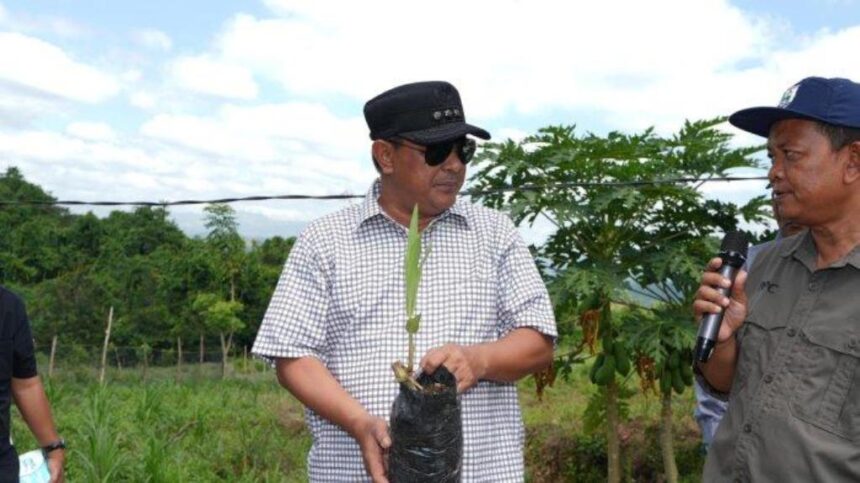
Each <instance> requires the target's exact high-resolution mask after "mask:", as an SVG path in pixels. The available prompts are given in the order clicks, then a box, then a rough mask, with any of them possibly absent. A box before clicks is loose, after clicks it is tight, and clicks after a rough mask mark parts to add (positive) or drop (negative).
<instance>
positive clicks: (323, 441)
mask: <svg viewBox="0 0 860 483" xmlns="http://www.w3.org/2000/svg"><path fill="white" fill-rule="evenodd" d="M364 115H365V119H366V120H367V124H368V127H369V128H370V138H371V140H372V141H373V143H372V146H371V153H372V157H373V161H374V164H375V165H376V169H377V171H378V172H379V179H378V180H377V181H376V182H374V183H373V186H372V187H371V189H370V191H369V192H368V194H367V197H366V198H365V200H364V202H362V203H360V204H357V205H354V206H350V207H348V208H346V209H344V210H341V211H339V212H337V213H334V214H332V215H329V216H326V217H324V218H322V219H320V220H317V221H315V222H313V223H311V225H310V226H309V227H308V228H307V229H306V230H305V231H304V232H303V233H302V234H301V236H299V238H298V240H297V241H296V244H295V245H294V247H293V249H292V251H291V253H290V256H289V259H288V260H287V263H286V265H285V266H284V270H283V273H282V274H281V278H280V281H279V282H278V287H277V289H276V290H275V294H274V295H273V296H272V300H271V302H270V304H269V309H268V310H267V312H266V315H265V318H264V320H263V323H262V325H261V326H260V331H259V333H258V334H257V339H256V341H255V342H254V349H253V352H254V353H255V354H257V355H259V356H262V357H265V358H267V359H268V360H270V361H272V362H273V363H274V364H275V365H276V368H277V374H278V379H279V381H280V382H281V384H282V385H284V387H286V388H287V389H288V390H290V392H292V393H293V394H294V395H295V396H296V397H297V398H298V399H299V400H300V401H302V403H304V404H305V406H307V408H308V411H307V414H306V416H307V422H308V425H309V426H310V429H311V433H312V435H313V446H312V447H311V450H310V454H309V455H308V475H309V479H310V480H311V481H319V482H335V481H349V482H357V481H367V480H370V479H372V480H373V481H374V482H384V481H387V479H386V474H385V469H384V452H385V450H386V449H387V448H388V447H389V446H390V445H391V440H390V437H389V435H388V428H387V423H386V421H387V420H388V418H389V413H390V411H391V404H392V402H393V401H394V399H395V397H396V395H397V392H398V384H397V382H396V381H395V378H394V375H393V374H392V372H391V363H392V362H394V361H397V360H403V359H404V358H405V352H406V348H407V333H406V330H405V322H406V313H405V310H404V298H405V294H404V275H403V274H404V270H403V258H404V257H403V254H404V251H405V248H406V227H407V226H408V225H409V220H410V216H411V213H412V208H413V206H414V205H415V204H416V203H417V204H418V206H419V209H420V213H421V220H420V226H421V229H422V233H421V239H422V244H423V245H424V247H425V253H427V249H428V248H429V249H430V250H429V255H428V256H427V258H426V259H425V262H424V265H423V269H422V271H423V276H422V279H421V288H420V290H419V293H418V307H417V312H419V313H420V314H421V329H420V331H419V332H418V335H417V337H416V345H417V347H416V354H424V357H423V358H422V359H421V362H420V364H419V365H420V368H421V370H422V371H424V372H427V373H432V372H433V371H435V370H436V368H438V367H439V366H445V367H446V368H447V369H448V370H449V371H450V372H451V373H452V374H454V376H455V377H456V378H457V389H458V391H459V392H460V393H461V396H460V403H461V411H462V423H463V461H462V481H464V482H466V481H493V482H509V481H511V482H518V481H523V479H524V464H523V453H522V450H523V439H524V434H523V424H522V418H521V416H520V410H519V405H518V403H517V393H516V387H515V385H514V381H516V380H517V379H519V378H521V377H523V376H525V375H527V374H529V373H531V372H534V371H536V370H539V369H542V368H543V367H546V366H547V365H548V364H549V363H551V361H552V349H553V339H554V338H555V336H556V328H555V321H554V318H553V313H552V307H551V304H550V301H549V296H548V294H547V291H546V287H545V286H544V284H543V282H542V280H541V278H540V275H539V274H538V271H537V268H536V267H535V263H534V260H533V259H532V257H531V255H530V253H529V251H528V249H527V247H526V245H525V243H523V240H522V239H521V238H520V236H519V235H518V234H517V231H516V229H515V228H514V225H513V223H512V222H511V221H510V219H509V218H507V217H506V216H504V215H502V214H501V213H498V212H496V211H493V210H490V209H487V208H483V207H480V206H477V205H472V204H471V203H467V202H465V201H463V200H459V199H457V195H458V193H459V191H460V188H461V187H462V186H463V181H464V179H465V173H466V165H467V163H468V162H469V161H470V160H471V159H472V156H473V154H474V152H475V142H474V140H472V139H471V138H469V137H468V136H469V135H473V136H477V137H480V138H483V139H489V137H490V135H489V133H487V132H486V131H485V130H483V129H481V128H478V127H476V126H473V125H470V124H467V123H466V120H465V114H464V112H463V106H462V104H461V102H460V96H459V94H458V92H457V90H456V89H455V88H454V86H452V85H451V84H449V83H447V82H420V83H415V84H407V85H403V86H400V87H396V88H394V89H391V90H389V91H386V92H384V93H382V94H380V95H379V96H377V97H375V98H373V99H371V100H370V101H368V102H367V104H366V105H365V108H364ZM422 481H423V480H422ZM428 481H429V480H428Z"/></svg>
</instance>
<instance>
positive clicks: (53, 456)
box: [47, 449, 66, 483]
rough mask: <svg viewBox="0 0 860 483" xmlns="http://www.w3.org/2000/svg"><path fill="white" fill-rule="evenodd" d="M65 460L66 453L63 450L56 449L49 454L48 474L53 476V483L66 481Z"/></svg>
mask: <svg viewBox="0 0 860 483" xmlns="http://www.w3.org/2000/svg"><path fill="white" fill-rule="evenodd" d="M65 458H66V455H65V451H64V450H62V449H55V450H54V451H51V452H50V453H48V458H47V459H48V472H49V473H50V474H51V483H63V482H64V481H66V478H65V476H64V475H63V461H64V460H65Z"/></svg>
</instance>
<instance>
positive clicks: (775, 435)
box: [693, 77, 860, 482]
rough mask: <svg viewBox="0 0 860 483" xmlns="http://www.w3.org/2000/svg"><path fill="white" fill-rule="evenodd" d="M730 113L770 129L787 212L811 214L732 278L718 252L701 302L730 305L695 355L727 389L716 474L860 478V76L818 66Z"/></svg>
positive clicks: (714, 477)
mask: <svg viewBox="0 0 860 483" xmlns="http://www.w3.org/2000/svg"><path fill="white" fill-rule="evenodd" d="M729 122H731V123H732V124H733V125H735V126H737V127H739V128H741V129H743V130H745V131H749V132H752V133H754V134H758V135H760V136H766V137H767V138H768V154H769V156H770V158H771V160H772V162H773V164H772V166H771V168H770V171H769V173H768V177H769V179H770V182H771V184H772V186H773V193H774V197H775V200H776V203H777V209H778V210H779V212H780V215H782V216H784V217H785V218H786V219H787V220H790V221H792V222H794V223H797V224H799V225H803V226H806V227H808V228H809V229H808V231H804V232H802V233H800V234H797V235H795V236H792V237H789V238H786V239H785V240H783V241H782V243H780V244H778V245H772V246H770V247H768V248H765V249H763V250H762V252H761V253H759V254H758V257H757V261H756V264H755V269H754V270H753V271H752V272H751V273H750V274H749V275H747V273H746V272H745V271H741V272H740V273H739V274H738V277H737V279H736V280H735V283H734V285H733V286H732V289H731V294H730V298H727V297H723V296H722V295H720V294H719V292H718V291H717V290H715V289H714V287H716V286H726V287H727V286H729V281H728V280H726V279H724V278H722V277H720V275H719V274H718V273H716V270H717V269H718V267H719V265H720V261H719V259H714V260H711V262H710V263H709V266H708V271H707V272H706V273H705V274H704V275H703V276H702V285H701V286H700V287H699V290H698V292H697V296H696V301H695V302H694V304H693V306H694V309H695V311H696V317H697V319H698V318H700V317H701V315H702V314H703V313H705V312H711V313H713V312H718V311H721V310H724V311H725V316H724V318H723V323H722V326H721V328H720V334H719V337H718V344H717V347H716V349H715V351H714V355H713V356H712V358H711V359H710V361H708V362H707V363H706V364H701V365H700V366H699V367H698V371H699V372H700V376H703V377H702V378H700V381H701V382H705V383H706V387H707V388H708V389H709V390H710V392H711V393H712V394H715V395H718V396H722V397H724V398H726V397H728V398H729V402H730V404H729V410H728V413H727V414H726V417H725V419H724V420H723V422H722V423H721V425H720V427H719V429H718V430H717V433H716V436H715V438H714V441H713V443H712V445H711V448H710V451H709V453H708V459H707V462H706V464H705V473H704V479H705V481H826V482H831V481H860V298H858V296H860V84H857V83H855V82H852V81H850V80H847V79H824V78H819V77H810V78H807V79H804V80H802V81H800V82H799V83H798V84H796V85H794V86H793V87H791V88H790V89H789V90H788V91H786V93H785V94H784V95H783V97H782V100H781V101H780V103H779V106H778V107H775V108H773V107H758V108H751V109H745V110H742V111H739V112H737V113H735V114H733V115H732V116H731V117H730V118H729Z"/></svg>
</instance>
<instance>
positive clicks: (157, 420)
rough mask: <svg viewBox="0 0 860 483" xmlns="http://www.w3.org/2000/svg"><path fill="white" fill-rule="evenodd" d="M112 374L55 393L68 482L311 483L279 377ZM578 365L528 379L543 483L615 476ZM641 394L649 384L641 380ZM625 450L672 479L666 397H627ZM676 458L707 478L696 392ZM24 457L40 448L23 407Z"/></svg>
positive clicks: (69, 376)
mask: <svg viewBox="0 0 860 483" xmlns="http://www.w3.org/2000/svg"><path fill="white" fill-rule="evenodd" d="M211 366H212V367H205V366H204V367H194V366H187V367H185V368H184V371H185V372H184V374H183V375H182V378H181V382H179V383H177V382H176V380H175V369H173V368H150V370H149V374H148V380H147V381H146V382H144V381H142V380H141V373H140V372H139V371H134V370H129V369H123V370H122V371H117V370H115V369H114V370H112V371H111V372H110V373H109V375H108V381H109V382H108V384H107V385H106V386H105V387H101V386H99V385H98V383H97V382H96V381H97V375H95V372H94V371H92V370H91V369H76V370H72V371H65V372H58V373H56V374H55V376H54V379H53V381H51V382H47V383H46V385H47V390H48V395H49V398H50V399H51V404H52V407H53V410H54V414H55V418H56V419H57V423H58V426H59V428H60V432H61V433H62V434H63V436H65V437H66V439H67V440H68V442H69V450H68V452H67V458H66V459H67V466H66V475H67V479H68V481H73V482H103V481H110V482H115V481H134V482H138V481H140V482H154V483H156V482H197V481H200V482H209V481H231V482H300V481H306V480H307V478H306V469H305V461H306V456H307V451H308V449H309V448H310V436H309V434H308V432H307V429H306V427H305V424H304V416H303V409H302V406H301V404H299V403H298V402H297V401H296V400H295V399H294V398H292V397H291V396H290V395H289V394H288V393H287V392H286V391H285V390H283V389H282V388H280V387H279V386H278V385H277V383H276V382H275V378H274V375H273V374H272V373H271V372H270V371H260V370H259V366H255V365H251V364H249V366H250V367H249V368H248V369H249V370H246V371H242V370H239V369H241V362H240V363H239V364H237V368H236V369H234V371H233V374H232V375H231V376H230V377H229V378H228V379H226V380H221V379H219V378H218V375H219V374H220V367H219V366H218V365H217V364H212V365H211ZM585 369H586V368H585V367H583V366H577V367H576V368H575V369H574V371H573V373H572V375H571V378H570V380H569V381H563V380H559V381H556V384H555V385H554V387H552V388H549V389H547V391H546V392H545V393H544V398H543V401H538V400H537V397H536V396H535V391H534V382H533V380H532V379H531V378H528V379H526V380H524V381H522V382H521V383H520V402H521V405H522V407H523V419H524V421H525V424H526V431H527V442H526V465H527V473H528V477H527V478H528V480H529V481H533V482H541V483H544V482H556V481H557V482H569V481H577V482H589V481H605V479H606V476H605V469H606V453H605V441H606V440H605V436H604V431H605V430H604V429H603V428H601V427H599V426H598V427H596V428H589V427H588V426H589V425H588V424H586V423H587V420H588V415H587V411H586V409H587V407H588V405H589V401H591V400H592V399H593V398H594V397H595V393H596V387H595V386H593V385H591V384H589V383H587V376H586V374H585ZM627 384H628V385H629V386H630V387H636V386H637V383H636V381H634V380H630V381H628V383H627ZM626 406H627V414H628V420H627V423H626V425H625V427H624V430H625V431H626V432H627V434H628V435H629V437H628V438H627V439H626V443H625V444H624V453H625V462H626V474H627V480H628V481H660V480H661V478H662V475H661V471H662V461H661V458H660V450H659V446H658V443H657V432H658V427H657V422H658V421H659V413H660V401H659V398H658V397H657V396H656V395H651V396H643V395H642V394H639V393H638V391H637V394H635V395H634V396H632V397H630V398H629V399H627V400H626ZM674 407H675V414H674V416H675V426H674V427H675V434H676V443H675V448H676V458H677V460H678V467H679V472H680V474H681V479H682V481H699V480H700V475H701V467H702V463H703V460H702V456H701V454H700V451H699V447H700V444H699V435H698V430H697V428H696V425H695V422H694V421H693V418H692V410H693V407H694V399H693V396H692V391H689V390H688V391H687V392H685V393H684V394H683V395H681V396H676V397H675V400H674ZM13 435H14V436H15V437H16V443H17V444H16V446H17V447H18V449H19V451H26V450H29V449H32V448H35V447H36V443H35V441H34V440H33V438H32V436H31V435H30V433H29V431H27V429H26V428H25V427H24V425H23V423H22V422H21V420H20V417H18V415H17V412H16V411H13Z"/></svg>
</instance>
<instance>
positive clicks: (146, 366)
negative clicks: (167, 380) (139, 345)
mask: <svg viewBox="0 0 860 483" xmlns="http://www.w3.org/2000/svg"><path fill="white" fill-rule="evenodd" d="M148 352H149V351H148V350H147V347H146V345H145V344H144V346H143V382H146V373H147V369H149V354H148Z"/></svg>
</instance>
